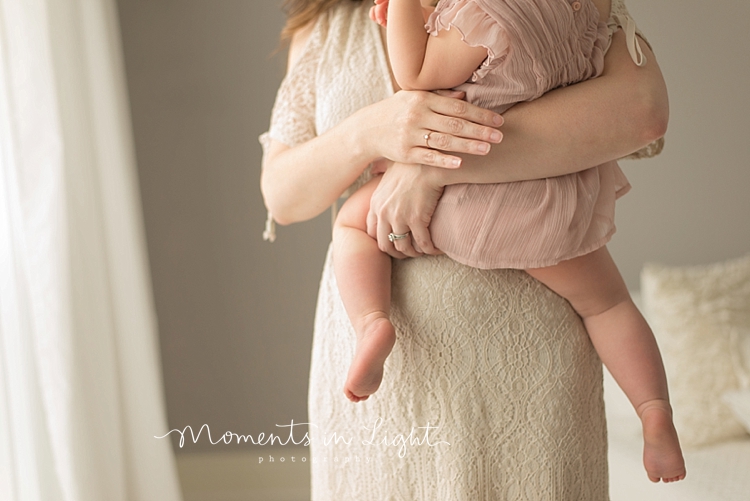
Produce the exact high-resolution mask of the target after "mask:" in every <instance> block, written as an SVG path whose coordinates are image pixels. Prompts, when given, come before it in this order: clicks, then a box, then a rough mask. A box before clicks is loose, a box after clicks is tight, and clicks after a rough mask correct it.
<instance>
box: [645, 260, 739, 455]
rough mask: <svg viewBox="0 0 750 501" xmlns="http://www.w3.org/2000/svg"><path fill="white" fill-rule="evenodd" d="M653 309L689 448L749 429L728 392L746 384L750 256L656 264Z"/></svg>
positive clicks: (650, 292) (650, 291) (650, 273)
mask: <svg viewBox="0 0 750 501" xmlns="http://www.w3.org/2000/svg"><path fill="white" fill-rule="evenodd" d="M641 293H642V295H643V302H644V305H645V310H646V316H647V317H648V318H649V321H650V322H651V326H652V328H653V329H654V334H655V335H656V339H657V341H658V342H659V347H660V348H661V351H662V356H663V358H664V365H665V368H666V370H667V379H668V381H669V390H670V398H671V401H672V407H673V409H674V419H675V426H676V427H677V431H678V433H679V435H680V441H681V443H682V445H683V446H684V447H691V446H700V445H707V444H711V443H715V442H719V441H722V440H728V439H732V438H736V437H740V436H743V435H744V434H745V429H744V427H743V426H742V425H741V424H740V422H739V421H738V420H737V419H736V417H735V416H734V415H733V413H732V412H731V411H730V409H729V408H728V406H726V405H724V403H723V402H722V401H721V397H722V394H724V393H725V392H727V391H729V390H737V389H740V388H741V386H742V383H743V381H744V380H745V377H746V374H745V373H744V369H742V368H741V367H740V366H741V365H744V364H745V362H744V359H743V360H742V361H741V362H738V360H740V357H738V348H739V346H740V344H743V345H744V342H743V341H741V340H740V339H739V338H740V337H741V336H739V335H738V334H737V333H744V332H750V255H747V256H745V257H742V258H740V259H736V260H733V261H727V262H724V263H717V264H711V265H706V266H689V267H666V266H660V265H648V266H646V267H645V268H644V270H643V273H642V274H641Z"/></svg>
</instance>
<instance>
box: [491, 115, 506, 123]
mask: <svg viewBox="0 0 750 501" xmlns="http://www.w3.org/2000/svg"><path fill="white" fill-rule="evenodd" d="M504 121H505V120H503V117H502V116H501V115H495V116H494V117H493V118H492V122H493V123H494V124H495V125H503V122H504Z"/></svg>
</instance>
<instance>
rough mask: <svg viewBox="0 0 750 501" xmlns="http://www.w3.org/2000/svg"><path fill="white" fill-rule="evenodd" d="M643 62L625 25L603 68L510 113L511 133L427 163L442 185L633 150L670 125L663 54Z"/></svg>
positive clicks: (518, 175) (559, 167)
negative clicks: (440, 165) (454, 159)
mask: <svg viewBox="0 0 750 501" xmlns="http://www.w3.org/2000/svg"><path fill="white" fill-rule="evenodd" d="M641 46H642V48H643V50H644V53H645V54H646V57H647V59H648V62H647V64H646V65H645V66H643V67H637V66H636V65H635V64H634V63H633V61H632V59H631V58H630V55H629V54H628V51H627V48H626V45H625V37H624V35H623V33H622V31H618V32H616V33H615V34H614V37H613V40H612V46H611V48H610V50H609V52H608V53H607V56H606V59H605V70H604V72H603V74H602V75H601V76H600V77H598V78H596V79H593V80H588V81H585V82H581V83H579V84H576V85H571V86H569V87H565V88H561V89H557V90H554V91H551V92H549V93H547V94H545V95H544V96H542V97H541V98H539V99H537V100H535V101H532V102H528V103H521V104H518V105H516V106H514V107H513V108H511V109H510V110H508V111H507V112H506V113H505V114H504V118H505V124H504V125H503V127H502V132H503V136H504V137H503V141H502V143H500V144H499V145H495V146H493V147H492V151H491V152H490V153H489V154H488V155H486V156H483V157H480V156H471V155H466V156H464V161H463V164H462V167H461V168H460V169H457V170H454V171H449V170H443V169H427V170H428V171H430V172H431V173H432V175H434V176H436V177H437V179H438V181H439V183H440V184H441V185H449V184H457V183H475V184H484V183H500V182H512V181H521V180H529V179H540V178H546V177H555V176H561V175H565V174H570V173H573V172H578V171H581V170H583V169H587V168H590V167H593V166H595V165H600V164H602V163H604V162H607V161H610V160H614V159H617V158H621V157H623V156H626V155H628V154H630V153H632V152H634V151H637V150H639V149H640V148H642V147H644V146H646V145H648V144H649V143H651V142H652V141H654V140H656V139H658V138H660V137H662V136H663V135H664V133H665V131H666V126H667V121H668V116H669V108H668V100H667V90H666V85H665V84H664V79H663V77H662V74H661V71H660V69H659V66H658V65H657V63H656V58H655V57H654V55H653V53H651V51H650V50H649V49H648V46H647V45H646V44H645V43H644V42H641Z"/></svg>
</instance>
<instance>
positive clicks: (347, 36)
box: [261, 0, 659, 501]
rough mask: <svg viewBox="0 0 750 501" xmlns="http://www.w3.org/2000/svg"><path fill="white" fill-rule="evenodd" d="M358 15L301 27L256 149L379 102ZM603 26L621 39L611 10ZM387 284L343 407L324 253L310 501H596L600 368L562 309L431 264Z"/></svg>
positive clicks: (524, 280) (349, 350) (337, 307)
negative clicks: (362, 375) (370, 367)
mask: <svg viewBox="0 0 750 501" xmlns="http://www.w3.org/2000/svg"><path fill="white" fill-rule="evenodd" d="M369 7H370V3H369V2H351V1H349V0H344V1H342V2H340V3H339V4H338V5H337V6H336V7H334V8H333V9H331V10H330V11H329V12H328V13H327V14H325V15H323V16H321V17H320V19H319V20H318V21H317V24H316V26H315V28H314V30H313V33H312V35H311V37H310V39H309V41H308V42H307V45H306V47H305V48H304V50H303V54H302V55H301V57H300V58H299V60H298V62H297V63H296V64H295V66H294V67H293V68H292V69H291V71H290V73H289V74H288V75H287V77H286V78H285V80H284V81H283V83H282V85H281V88H280V89H279V92H278V96H277V100H276V104H275V106H274V111H273V115H272V119H271V128H270V131H269V132H268V133H266V134H264V135H263V136H262V137H261V141H262V143H264V145H265V146H267V145H268V141H269V140H270V139H274V140H276V141H279V142H282V143H284V144H286V145H288V146H295V145H297V144H300V143H302V142H305V141H307V140H309V139H312V138H313V137H315V136H316V135H317V134H320V133H323V132H325V131H326V130H327V129H329V128H330V127H332V126H334V125H336V124H337V123H338V122H339V121H341V120H343V119H344V118H346V117H347V116H349V115H350V114H352V113H353V112H355V111H356V110H358V109H359V108H361V107H363V106H367V105H369V104H371V103H374V102H377V101H379V100H382V99H384V98H386V97H388V96H389V95H391V94H392V93H393V89H392V88H391V79H390V75H389V72H388V65H387V61H386V55H385V52H384V47H383V43H382V39H381V36H380V32H379V28H378V27H377V25H375V24H374V23H372V22H371V21H370V20H369V18H368V15H367V12H368V9H369ZM617 14H619V15H620V18H619V21H618V24H620V25H623V26H624V27H626V28H628V27H629V29H630V31H633V36H634V33H635V32H634V29H635V28H634V25H632V23H630V20H629V18H627V17H626V14H627V13H626V11H625V8H624V5H622V4H621V3H619V1H618V0H613V19H615V15H617ZM613 25H614V21H613ZM629 39H633V37H632V36H631V37H629ZM629 45H631V46H633V45H632V43H631V44H629ZM633 47H634V48H633V50H635V48H636V47H637V46H633ZM658 149H659V146H658V145H656V146H655V147H652V150H651V151H650V152H646V154H652V153H653V152H654V151H655V150H658ZM368 176H369V174H368V173H367V172H365V174H363V176H361V178H360V179H359V180H358V182H357V183H355V186H353V187H352V189H355V188H356V187H357V186H359V185H361V184H362V183H363V182H365V181H366V180H367V178H368ZM350 191H351V190H350ZM268 230H269V231H268V232H267V236H269V237H270V236H271V235H270V233H271V231H270V230H272V228H268ZM392 283H393V299H392V301H393V310H392V317H393V322H394V324H395V326H396V328H397V338H398V340H397V342H396V346H395V348H394V350H393V353H392V354H391V356H390V357H389V358H388V360H387V362H386V366H385V376H384V380H383V383H382V385H381V387H380V389H379V390H378V392H377V393H375V394H374V395H373V396H371V397H370V398H369V400H367V401H365V402H362V403H359V404H353V403H351V402H349V401H348V400H347V399H346V397H345V396H344V393H343V384H344V381H345V378H346V374H347V370H348V368H349V363H350V361H351V358H352V355H353V353H354V348H355V339H356V338H355V335H354V331H353V330H352V328H351V324H350V322H349V319H348V317H347V315H346V312H345V311H344V307H343V305H342V303H341V299H340V297H339V293H338V289H337V287H336V280H335V278H334V274H333V266H332V261H331V253H330V250H329V253H328V256H327V258H326V262H325V268H324V271H323V276H322V279H321V284H320V293H319V297H318V305H317V311H316V320H315V332H314V339H313V351H312V364H311V369H310V391H309V421H310V423H311V424H310V439H311V443H310V456H309V460H310V462H311V468H312V500H313V501H370V500H373V501H374V500H378V501H423V500H424V501H428V500H429V501H452V500H456V501H458V500H460V501H490V500H492V501H500V500H503V501H504V500H539V501H541V500H545V501H585V500H593V501H604V500H606V499H608V474H607V473H608V472H607V443H606V424H605V420H604V406H603V401H602V369H601V362H600V360H599V358H598V357H597V355H596V353H595V351H594V349H593V347H592V345H591V343H590V341H589V338H588V336H587V334H586V331H585V330H584V328H583V325H582V324H581V321H580V319H579V318H578V316H577V315H576V314H575V312H574V311H573V310H572V308H571V307H570V306H569V305H568V303H567V302H566V301H565V300H563V299H562V298H560V297H559V296H557V295H555V294H554V293H552V292H551V291H550V290H548V289H547V288H545V287H544V286H543V285H541V284H540V283H539V282H536V281H535V280H533V279H532V278H531V277H529V275H527V274H526V273H525V272H523V271H517V270H479V269H475V268H470V267H467V266H464V265H460V264H458V263H456V262H454V261H452V260H451V259H449V258H447V257H444V256H440V257H422V258H418V259H408V260H401V261H394V266H393V276H392ZM290 307H293V305H290Z"/></svg>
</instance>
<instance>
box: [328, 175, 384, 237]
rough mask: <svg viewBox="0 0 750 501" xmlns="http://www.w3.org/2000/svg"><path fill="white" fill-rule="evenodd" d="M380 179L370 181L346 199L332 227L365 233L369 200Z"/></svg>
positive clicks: (378, 177)
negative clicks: (353, 229)
mask: <svg viewBox="0 0 750 501" xmlns="http://www.w3.org/2000/svg"><path fill="white" fill-rule="evenodd" d="M380 177H381V176H377V177H375V178H374V179H371V180H370V181H369V182H368V183H367V184H365V185H364V186H362V187H361V188H360V189H358V190H357V191H355V192H354V193H352V195H351V196H350V197H349V198H347V199H346V202H344V205H342V206H341V209H340V210H339V213H338V215H337V216H336V222H335V224H334V226H338V227H346V228H356V229H359V230H362V231H367V213H368V212H370V199H371V198H372V193H373V192H374V191H375V188H377V187H378V184H379V183H380Z"/></svg>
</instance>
